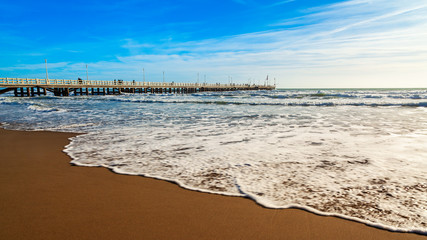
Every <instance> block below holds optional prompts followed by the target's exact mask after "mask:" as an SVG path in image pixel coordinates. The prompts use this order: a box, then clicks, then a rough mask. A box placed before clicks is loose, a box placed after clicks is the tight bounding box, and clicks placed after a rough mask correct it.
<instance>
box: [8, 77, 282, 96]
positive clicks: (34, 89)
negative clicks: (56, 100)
mask: <svg viewBox="0 0 427 240" xmlns="http://www.w3.org/2000/svg"><path fill="white" fill-rule="evenodd" d="M274 89H275V86H271V85H249V84H219V83H218V84H207V83H174V82H169V83H159V82H136V81H122V80H114V81H95V80H80V79H79V80H66V79H38V78H0V94H2V93H6V92H9V91H14V94H15V96H16V97H34V96H40V95H46V94H47V93H48V92H51V93H53V94H54V95H55V96H73V95H74V96H78V95H116V94H122V93H174V94H176V93H182V94H184V93H197V92H220V91H249V90H274Z"/></svg>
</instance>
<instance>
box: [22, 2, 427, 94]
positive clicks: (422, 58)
mask: <svg viewBox="0 0 427 240" xmlns="http://www.w3.org/2000/svg"><path fill="white" fill-rule="evenodd" d="M279 3H280V2H279ZM279 25H280V26H282V27H283V28H282V29H279V30H271V31H264V32H255V33H247V34H241V35H235V36H226V37H221V38H216V39H206V40H202V41H198V42H194V41H193V42H182V43H174V44H172V43H168V45H163V46H161V45H157V46H155V48H156V49H157V50H156V51H157V52H156V53H152V54H142V53H143V52H144V48H151V47H153V46H152V45H149V44H145V43H140V42H138V41H137V40H135V39H125V44H124V45H123V47H124V48H127V49H129V50H130V51H131V53H132V55H131V56H117V60H116V61H114V62H97V63H89V72H90V73H89V75H92V76H94V77H95V78H97V79H111V78H123V79H125V80H132V79H136V80H142V68H143V67H144V68H145V70H146V73H147V74H146V76H147V79H148V80H147V81H155V80H158V81H161V74H162V71H166V75H167V80H169V81H175V82H179V81H181V82H187V81H193V80H195V79H196V75H197V72H200V74H201V76H203V75H204V74H206V75H207V76H208V81H211V82H219V81H222V82H226V81H227V79H228V76H233V79H235V81H241V82H247V81H248V79H249V78H250V79H252V81H254V80H255V81H257V80H261V79H264V78H265V76H266V75H267V74H270V76H273V77H276V78H277V79H278V85H279V87H427V81H426V80H425V79H427V67H426V66H427V4H426V3H425V1H421V0H413V1H411V2H403V1H398V0H392V1H385V0H371V1H364V0H353V1H346V2H342V3H338V4H332V5H327V6H323V7H320V8H313V9H309V10H308V11H307V12H306V13H305V14H304V15H303V16H300V17H298V18H293V19H284V20H281V21H279V22H277V23H276V28H277V26H279ZM296 26H298V27H296ZM62 64H64V63H62ZM36 66H38V65H36ZM20 67H24V65H22V66H20ZM27 67H31V66H27ZM38 67H40V66H38ZM43 67H44V66H43ZM62 67H63V68H58V69H57V70H58V71H59V72H58V75H59V73H62V75H66V74H70V73H76V72H77V73H79V74H80V75H82V76H83V75H84V64H83V63H80V64H65V66H62ZM53 71H55V70H54V69H53ZM172 76H173V79H172Z"/></svg>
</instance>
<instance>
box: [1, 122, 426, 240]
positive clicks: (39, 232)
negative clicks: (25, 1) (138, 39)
mask: <svg viewBox="0 0 427 240" xmlns="http://www.w3.org/2000/svg"><path fill="white" fill-rule="evenodd" d="M72 136H74V134H69V133H54V132H23V131H8V130H2V129H1V130H0V153H1V158H0V159H1V160H0V191H1V194H0V212H1V214H0V226H1V227H0V239H427V236H422V235H417V234H407V233H395V232H390V231H385V230H381V229H377V228H373V227H369V226H366V225H364V224H361V223H357V222H353V221H348V220H343V219H340V218H336V217H324V216H318V215H315V214H312V213H309V212H306V211H302V210H298V209H282V210H273V209H266V208H263V207H261V206H259V205H257V204H256V203H254V202H253V201H251V200H249V199H245V198H240V197H226V196H221V195H214V194H206V193H200V192H195V191H189V190H185V189H182V188H180V187H179V186H177V185H176V184H173V183H169V182H165V181H160V180H155V179H149V178H144V177H138V176H125V175H119V174H114V173H112V172H110V171H109V170H107V169H104V168H89V167H77V166H72V165H70V163H69V162H70V158H69V157H68V156H67V155H66V154H65V153H63V152H62V149H63V148H64V146H65V145H67V144H68V142H69V140H68V138H69V137H72Z"/></svg>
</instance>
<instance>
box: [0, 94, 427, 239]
mask: <svg viewBox="0 0 427 240" xmlns="http://www.w3.org/2000/svg"><path fill="white" fill-rule="evenodd" d="M0 123H2V127H3V128H6V129H16V130H28V131H59V132H76V133H82V134H81V135H78V136H76V137H73V138H71V139H70V144H69V145H67V146H65V149H64V151H65V152H66V153H67V154H68V155H69V156H70V157H71V159H72V160H71V164H74V165H78V166H88V167H105V168H109V169H111V170H112V171H113V172H115V173H117V174H127V175H139V176H145V177H151V178H157V179H164V180H167V181H172V182H175V183H177V184H178V185H180V186H181V187H183V188H186V189H191V190H196V191H201V192H208V193H213V194H222V195H229V196H241V197H247V198H250V199H252V200H253V201H255V202H257V203H258V204H259V205H261V206H263V207H266V208H278V209H281V208H300V209H305V210H308V211H310V212H314V213H316V214H321V215H330V216H338V217H342V218H346V219H351V220H354V221H359V222H363V223H365V224H367V225H370V226H374V227H379V228H384V229H388V230H393V231H403V232H415V233H420V234H426V235H427V89H278V90H274V91H236V92H203V93H194V94H186V95H182V94H123V95H115V96H113V95H109V96H72V97H54V96H49V95H48V96H40V97H30V98H17V97H13V96H12V95H7V94H3V95H0Z"/></svg>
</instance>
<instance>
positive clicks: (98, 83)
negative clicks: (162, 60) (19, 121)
mask: <svg viewBox="0 0 427 240" xmlns="http://www.w3.org/2000/svg"><path fill="white" fill-rule="evenodd" d="M20 86H40V87H43V86H45V87H61V86H63V87H130V88H137V87H142V88H144V87H172V88H173V87H188V88H199V87H205V88H245V89H246V88H273V89H274V86H266V85H255V84H252V85H249V84H234V83H232V84H220V83H215V84H212V83H175V82H164V83H163V82H137V81H122V80H114V81H102V80H69V79H40V78H0V87H20Z"/></svg>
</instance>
